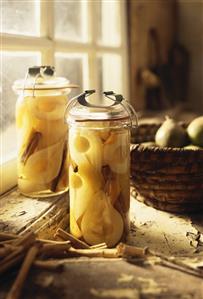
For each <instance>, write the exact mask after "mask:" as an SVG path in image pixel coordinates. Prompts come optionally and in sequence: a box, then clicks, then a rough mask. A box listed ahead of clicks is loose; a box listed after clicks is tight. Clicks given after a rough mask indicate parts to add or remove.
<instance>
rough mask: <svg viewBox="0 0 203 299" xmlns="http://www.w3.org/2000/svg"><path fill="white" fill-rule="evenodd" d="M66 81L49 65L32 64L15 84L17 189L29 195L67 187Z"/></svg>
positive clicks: (62, 190)
mask: <svg viewBox="0 0 203 299" xmlns="http://www.w3.org/2000/svg"><path fill="white" fill-rule="evenodd" d="M71 87H73V86H71V85H70V84H69V81H68V80H66V79H65V78H59V77H55V75H54V68H53V67H50V66H41V67H32V68H29V69H28V73H27V75H26V78H25V79H24V80H17V81H16V82H15V83H14V87H13V88H14V90H15V92H16V93H17V94H18V100H17V104H16V126H17V135H18V161H17V165H18V188H19V191H20V192H21V193H22V194H25V195H27V196H31V197H46V196H53V195H57V194H60V193H63V192H65V191H67V189H68V160H67V157H68V155H67V136H68V134H67V132H68V126H67V124H66V123H65V122H64V113H65V110H66V105H67V101H68V94H69V93H70V91H71Z"/></svg>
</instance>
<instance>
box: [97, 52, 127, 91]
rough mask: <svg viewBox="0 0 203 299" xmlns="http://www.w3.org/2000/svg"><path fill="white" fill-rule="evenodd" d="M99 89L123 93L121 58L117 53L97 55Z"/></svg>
mask: <svg viewBox="0 0 203 299" xmlns="http://www.w3.org/2000/svg"><path fill="white" fill-rule="evenodd" d="M98 72H99V91H100V92H103V91H109V90H112V91H114V92H116V93H121V94H122V93H123V80H122V59H121V56H120V55H117V54H102V55H100V56H98Z"/></svg>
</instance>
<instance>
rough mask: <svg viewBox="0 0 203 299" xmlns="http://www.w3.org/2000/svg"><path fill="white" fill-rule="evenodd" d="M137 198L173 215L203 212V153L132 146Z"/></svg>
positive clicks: (132, 172) (133, 179) (132, 169)
mask: <svg viewBox="0 0 203 299" xmlns="http://www.w3.org/2000/svg"><path fill="white" fill-rule="evenodd" d="M131 181H132V186H133V187H134V191H133V192H134V193H136V198H137V199H138V200H141V201H143V202H144V203H146V204H147V205H150V206H153V207H155V208H157V209H160V210H165V211H169V212H178V213H184V212H195V211H199V210H200V209H203V150H192V149H191V150H188V149H187V150H186V149H182V148H159V147H143V146H142V145H139V144H137V145H132V148H131Z"/></svg>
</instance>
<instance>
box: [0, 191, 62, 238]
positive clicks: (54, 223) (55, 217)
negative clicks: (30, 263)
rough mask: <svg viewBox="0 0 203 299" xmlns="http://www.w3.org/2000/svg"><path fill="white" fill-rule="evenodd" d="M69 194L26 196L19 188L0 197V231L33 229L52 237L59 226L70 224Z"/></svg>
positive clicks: (20, 231)
mask: <svg viewBox="0 0 203 299" xmlns="http://www.w3.org/2000/svg"><path fill="white" fill-rule="evenodd" d="M67 216H68V194H67V193H66V194H64V195H60V196H56V197H49V198H40V199H38V198H29V197H25V196H23V195H21V194H19V192H18V191H17V190H14V191H12V192H9V193H7V194H5V195H4V196H2V197H1V198H0V231H3V232H12V233H19V234H20V233H22V232H25V231H27V230H29V229H33V230H34V231H36V232H37V233H38V235H39V236H40V237H46V238H51V237H53V234H54V231H55V230H56V228H58V227H59V226H60V227H62V228H65V227H67V225H68V219H67Z"/></svg>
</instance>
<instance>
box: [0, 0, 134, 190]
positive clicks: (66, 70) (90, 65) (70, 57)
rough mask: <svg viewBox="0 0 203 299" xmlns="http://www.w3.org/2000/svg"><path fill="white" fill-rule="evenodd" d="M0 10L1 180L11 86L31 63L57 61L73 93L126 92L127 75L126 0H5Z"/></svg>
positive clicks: (9, 132) (10, 132) (12, 149)
mask: <svg viewBox="0 0 203 299" xmlns="http://www.w3.org/2000/svg"><path fill="white" fill-rule="evenodd" d="M0 9H1V20H2V22H1V26H0V31H1V49H0V50H1V51H0V53H1V62H0V66H1V73H0V77H1V81H0V82H1V83H0V96H1V98H0V108H1V111H0V112H1V161H0V163H1V184H2V176H4V175H5V172H4V167H3V165H4V163H5V162H7V161H10V160H11V158H14V157H16V142H17V141H16V139H15V138H16V137H15V136H16V133H15V102H16V98H17V97H16V95H15V94H14V92H13V91H12V84H13V82H14V81H15V80H16V79H20V78H23V77H24V76H25V73H26V70H27V68H28V67H29V66H32V65H36V64H38V65H39V64H43V65H46V64H48V65H55V66H56V71H57V75H59V76H64V77H67V78H68V79H69V80H70V81H71V83H75V84H78V85H79V89H78V90H74V92H72V94H71V96H73V95H74V94H76V93H79V92H81V91H82V90H84V89H88V88H91V89H92V88H95V89H96V90H97V91H100V92H101V91H102V90H109V89H111V90H115V91H116V92H121V93H123V94H125V95H126V96H128V93H127V92H128V88H127V83H128V80H127V77H128V74H127V68H126V66H127V63H126V62H127V54H126V53H127V43H126V40H125V38H126V34H125V1H123V0H120V1H118V0H108V1H106V0H101V1H100V0H97V1H88V0H65V1H64V0H55V1H54V0H52V1H43V0H41V1H40V0H32V1H21V0H17V1H16V0H9V1H8V0H7V1H1V7H0ZM98 100H100V99H98ZM13 171H14V170H13ZM4 179H5V178H4ZM6 180H8V175H7V176H6ZM0 191H2V190H0Z"/></svg>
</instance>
